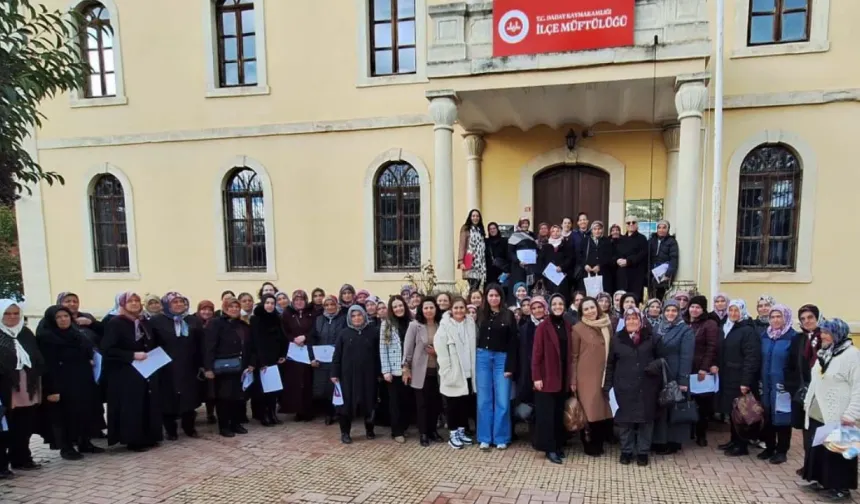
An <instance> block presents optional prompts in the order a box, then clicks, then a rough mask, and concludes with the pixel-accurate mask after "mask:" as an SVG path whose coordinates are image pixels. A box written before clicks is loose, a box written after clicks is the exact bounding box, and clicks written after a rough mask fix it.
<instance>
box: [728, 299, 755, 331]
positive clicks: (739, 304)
mask: <svg viewBox="0 0 860 504" xmlns="http://www.w3.org/2000/svg"><path fill="white" fill-rule="evenodd" d="M732 306H734V307H736V308H737V309H738V310H740V312H741V318H739V319H738V322H740V321H741V320H746V319H748V318H750V315H749V313H747V304H746V303H745V302H744V300H743V299H732V300H731V301H729V306H727V307H726V313H728V311H729V308H730V307H732ZM734 326H735V322H732V321H731V319H730V318H729V317H728V315H726V322H725V324H723V338H725V337H726V336H728V335H729V331H731V330H732V327H734Z"/></svg>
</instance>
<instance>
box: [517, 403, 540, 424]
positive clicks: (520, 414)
mask: <svg viewBox="0 0 860 504" xmlns="http://www.w3.org/2000/svg"><path fill="white" fill-rule="evenodd" d="M534 411H535V407H534V406H533V405H531V404H529V403H524V402H521V403H519V404H517V407H516V408H514V416H516V417H517V419H519V420H521V421H523V422H528V421H530V420H531V418H532V415H533V414H534Z"/></svg>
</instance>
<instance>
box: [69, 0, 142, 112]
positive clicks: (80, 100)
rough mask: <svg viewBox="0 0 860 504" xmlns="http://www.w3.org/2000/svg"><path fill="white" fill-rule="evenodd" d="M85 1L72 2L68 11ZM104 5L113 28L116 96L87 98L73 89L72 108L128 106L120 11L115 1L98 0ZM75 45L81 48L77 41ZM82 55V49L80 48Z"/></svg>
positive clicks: (81, 91)
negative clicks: (123, 66) (123, 67)
mask: <svg viewBox="0 0 860 504" xmlns="http://www.w3.org/2000/svg"><path fill="white" fill-rule="evenodd" d="M84 1H85V0H70V1H69V2H68V4H67V6H68V10H70V11H73V10H75V9H77V8H78V6H80V5H81V4H82V3H83V2H84ZM98 1H99V3H101V4H102V5H104V7H105V9H107V11H108V13H109V14H110V25H111V28H113V67H114V77H115V79H116V96H105V97H99V98H87V97H86V95H85V94H84V93H83V90H81V89H73V90H72V91H71V92H70V93H69V96H70V106H71V107H72V108H83V107H109V106H114V105H126V104H128V97H126V95H125V79H124V78H123V75H124V73H123V69H122V31H121V30H120V27H119V9H117V7H116V3H115V2H114V0H98ZM75 45H76V46H79V45H80V44H78V42H77V39H75ZM78 54H80V47H78Z"/></svg>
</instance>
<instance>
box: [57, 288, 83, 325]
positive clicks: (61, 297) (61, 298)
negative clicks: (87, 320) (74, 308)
mask: <svg viewBox="0 0 860 504" xmlns="http://www.w3.org/2000/svg"><path fill="white" fill-rule="evenodd" d="M69 296H75V297H76V298H77V297H78V295H77V294H75V293H74V292H61V293H59V294H58V295H57V305H59V306H62V305H63V301H65V299H66V298H67V297H69ZM78 301H80V298H78ZM69 313H71V314H72V318H73V319H74V318H75V317H76V316H77V315H78V314H77V313H72V312H71V311H69Z"/></svg>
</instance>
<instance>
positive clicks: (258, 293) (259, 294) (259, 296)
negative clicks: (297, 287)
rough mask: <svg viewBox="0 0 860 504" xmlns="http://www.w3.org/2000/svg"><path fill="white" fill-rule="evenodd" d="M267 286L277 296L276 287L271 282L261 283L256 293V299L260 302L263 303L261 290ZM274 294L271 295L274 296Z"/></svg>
mask: <svg viewBox="0 0 860 504" xmlns="http://www.w3.org/2000/svg"><path fill="white" fill-rule="evenodd" d="M267 285H271V286H272V288H273V289H275V294H277V293H278V292H279V291H278V286H277V285H275V284H273V283H272V282H263V285H261V286H260V290H259V291H257V298H258V299H259V300H260V301H261V302H262V301H263V289H265V288H266V286H267ZM275 294H272V296H274V295H275Z"/></svg>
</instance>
